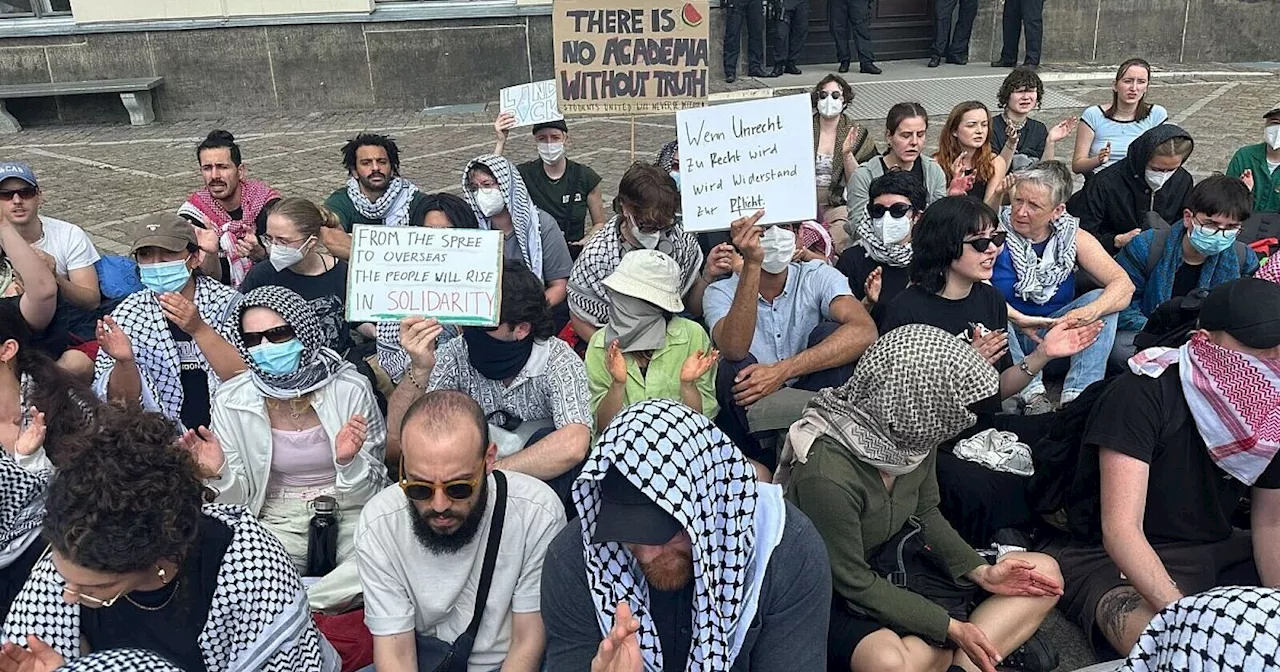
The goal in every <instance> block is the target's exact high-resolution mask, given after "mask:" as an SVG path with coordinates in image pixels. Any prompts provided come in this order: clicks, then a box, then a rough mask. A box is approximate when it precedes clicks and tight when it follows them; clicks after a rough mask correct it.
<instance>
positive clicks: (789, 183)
mask: <svg viewBox="0 0 1280 672" xmlns="http://www.w3.org/2000/svg"><path fill="white" fill-rule="evenodd" d="M676 134H677V137H678V138H679V140H680V203H681V207H682V211H683V215H684V218H683V219H684V229H685V230H686V231H712V230H715V229H727V228H729V224H730V222H732V221H733V220H735V219H737V218H739V217H745V216H747V215H750V214H752V213H754V212H755V211H756V210H761V209H763V210H764V217H763V218H762V219H761V220H760V221H759V224H777V223H784V222H799V221H804V220H806V219H813V218H814V217H815V216H816V215H817V210H818V205H817V199H816V198H815V193H816V191H817V187H816V186H815V183H816V181H815V179H814V173H813V160H814V157H813V111H812V110H811V109H810V107H809V96H808V95H807V94H800V95H795V96H785V97H782V98H768V99H765V100H752V101H747V102H742V103H733V104H730V105H716V106H714V107H706V108H702V109H698V110H685V111H683V112H679V113H677V114H676ZM837 160H838V159H837Z"/></svg>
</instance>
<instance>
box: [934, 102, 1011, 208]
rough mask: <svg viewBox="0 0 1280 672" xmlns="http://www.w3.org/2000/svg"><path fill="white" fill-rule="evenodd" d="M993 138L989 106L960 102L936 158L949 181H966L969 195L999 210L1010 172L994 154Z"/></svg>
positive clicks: (1002, 158) (945, 128)
mask: <svg viewBox="0 0 1280 672" xmlns="http://www.w3.org/2000/svg"><path fill="white" fill-rule="evenodd" d="M990 137H991V111H990V110H988V109H987V106H986V105H983V104H982V103H980V102H978V101H976V100H971V101H968V102H965V103H960V104H959V105H956V106H955V108H953V109H952V110H951V116H949V117H947V123H946V125H944V126H943V127H942V137H940V138H938V153H937V155H936V156H935V158H936V159H937V160H938V165H939V166H941V167H942V170H943V171H944V172H946V174H947V181H948V182H954V181H955V180H957V179H958V178H961V177H964V178H966V181H967V182H968V190H967V192H966V193H967V194H968V195H969V196H972V197H974V198H976V199H978V200H980V201H983V202H985V203H986V204H987V205H990V206H991V207H993V208H996V207H999V206H1000V201H1001V199H1002V198H1003V196H1004V189H1003V187H1002V185H1001V183H1002V182H1003V181H1004V178H1005V175H1007V174H1008V173H1009V163H1008V161H1007V160H1006V159H1005V158H1004V157H1003V156H1001V155H999V154H996V153H995V152H992V151H991V145H990V144H989V143H988V142H987V139H988V138H990Z"/></svg>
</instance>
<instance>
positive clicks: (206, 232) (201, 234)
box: [191, 224, 218, 254]
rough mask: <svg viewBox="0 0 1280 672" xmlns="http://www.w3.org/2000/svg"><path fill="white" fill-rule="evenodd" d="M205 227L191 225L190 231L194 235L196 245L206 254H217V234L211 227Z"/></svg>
mask: <svg viewBox="0 0 1280 672" xmlns="http://www.w3.org/2000/svg"><path fill="white" fill-rule="evenodd" d="M206 226H207V228H206V227H202V226H196V225H195V224H192V225H191V230H192V231H193V232H195V234H196V245H198V246H199V247H200V249H201V250H204V252H205V253H206V254H217V253H218V232H217V231H215V230H214V229H213V226H212V225H206Z"/></svg>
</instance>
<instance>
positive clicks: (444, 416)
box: [355, 390, 565, 672]
mask: <svg viewBox="0 0 1280 672" xmlns="http://www.w3.org/2000/svg"><path fill="white" fill-rule="evenodd" d="M400 442H401V446H402V452H401V457H400V482H399V484H397V485H392V486H390V487H388V488H387V489H385V490H383V491H382V492H381V493H379V494H378V495H376V496H375V497H374V498H373V499H372V500H370V501H369V503H368V504H366V505H365V508H364V511H363V512H362V513H361V514H360V522H359V523H358V524H357V526H356V532H355V545H356V558H357V563H358V567H359V569H360V582H361V584H362V585H363V587H364V601H365V624H366V625H367V626H368V627H369V631H370V632H372V633H373V660H374V666H375V667H376V668H377V670H378V672H417V670H418V669H419V667H418V666H419V662H420V661H419V659H418V658H419V652H420V651H421V652H423V653H426V652H427V651H428V650H429V649H427V648H426V647H428V646H430V645H429V644H428V642H430V641H431V639H434V640H436V641H435V642H434V644H435V645H436V646H437V647H438V646H440V644H441V642H443V644H444V645H445V646H447V645H449V644H450V643H453V642H454V641H455V640H457V639H458V637H459V636H460V635H462V634H463V633H464V632H466V630H467V626H468V625H469V624H470V623H471V620H472V616H473V614H474V613H475V609H476V605H475V604H474V601H475V599H476V597H475V595H476V593H477V592H480V591H478V590H477V586H478V585H479V584H480V575H481V568H482V566H483V565H484V558H485V554H486V551H487V550H488V545H489V543H490V540H489V538H490V528H491V527H492V526H493V525H500V526H501V527H500V528H499V529H500V530H501V534H500V537H499V539H498V545H499V552H498V554H497V561H496V563H495V564H494V568H493V572H492V576H491V580H490V583H489V588H488V598H487V599H486V601H485V604H484V607H483V613H482V616H481V619H480V624H479V629H478V631H477V634H476V636H475V641H474V644H473V645H472V647H471V651H470V657H469V658H468V667H469V669H470V672H487V671H489V670H496V669H498V668H502V670H504V672H516V671H523V672H534V671H536V670H538V669H540V667H541V664H542V651H543V645H544V641H545V639H544V636H543V626H542V618H541V615H540V614H539V609H540V607H539V602H540V597H539V596H540V594H541V593H540V591H541V579H542V559H543V555H544V554H545V553H546V549H547V546H548V544H550V542H551V539H552V538H553V537H555V535H556V533H558V532H559V531H560V529H561V528H563V527H564V524H565V521H564V507H563V506H562V505H561V504H560V502H559V501H558V500H557V499H556V496H555V495H554V494H552V492H551V489H550V488H548V487H547V486H545V485H543V484H542V483H541V482H540V481H538V479H536V478H533V477H531V476H525V475H524V474H519V473H515V472H502V471H495V470H494V462H495V461H496V459H497V446H496V445H494V444H493V443H491V442H490V441H489V427H488V424H487V423H486V422H485V418H484V414H483V413H482V412H481V410H480V406H479V405H478V404H476V402H475V401H473V400H472V399H471V398H470V397H468V396H467V395H465V394H462V393H460V392H455V391H446V390H440V391H435V392H429V393H427V394H426V395H423V396H422V397H421V398H419V399H418V400H417V401H416V402H414V404H413V406H411V407H410V408H409V410H408V412H407V413H406V414H405V419H404V423H403V424H402V426H401V431H400ZM495 511H501V512H502V513H501V516H502V517H501V519H499V520H495V516H496V515H498V514H496V513H495ZM368 669H374V668H368ZM428 669H431V668H428Z"/></svg>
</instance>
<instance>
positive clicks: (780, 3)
mask: <svg viewBox="0 0 1280 672" xmlns="http://www.w3.org/2000/svg"><path fill="white" fill-rule="evenodd" d="M769 18H770V19H772V20H773V28H774V31H775V33H776V34H775V36H774V42H773V46H774V48H773V71H772V72H770V73H769V76H770V77H781V76H782V75H783V74H784V73H785V74H788V75H798V74H800V68H798V67H796V59H798V58H800V50H801V49H804V43H805V40H807V39H809V0H769Z"/></svg>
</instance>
